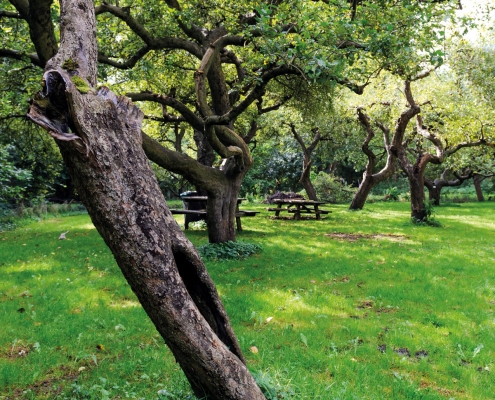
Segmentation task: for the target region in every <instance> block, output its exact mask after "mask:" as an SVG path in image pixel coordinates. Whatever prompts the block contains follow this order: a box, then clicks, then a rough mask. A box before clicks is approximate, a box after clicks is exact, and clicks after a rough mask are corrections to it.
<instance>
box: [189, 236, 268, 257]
mask: <svg viewBox="0 0 495 400" xmlns="http://www.w3.org/2000/svg"><path fill="white" fill-rule="evenodd" d="M198 250H199V254H201V257H203V258H204V259H205V260H241V259H244V258H247V257H249V256H251V255H253V254H257V253H260V252H261V246H260V245H258V244H254V243H246V242H232V241H230V240H229V241H228V242H224V243H208V244H205V245H204V246H201V247H199V249H198Z"/></svg>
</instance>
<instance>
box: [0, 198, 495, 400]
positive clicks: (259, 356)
mask: <svg viewBox="0 0 495 400" xmlns="http://www.w3.org/2000/svg"><path fill="white" fill-rule="evenodd" d="M265 207H266V206H264V205H251V204H250V208H253V209H254V208H255V209H257V210H258V211H261V213H260V214H259V215H258V216H257V217H255V218H246V221H243V228H244V231H243V232H242V233H241V234H240V235H239V239H240V240H242V241H246V242H251V243H256V244H259V245H261V246H262V249H263V251H262V252H261V253H260V254H257V255H254V256H251V257H249V258H247V259H244V260H232V261H218V262H216V261H208V262H207V268H208V270H209V272H210V274H211V276H212V278H213V279H214V281H215V283H216V284H217V287H218V291H219V293H220V295H221V297H222V299H223V301H224V304H225V306H226V309H227V312H228V314H229V317H230V319H231V321H232V323H233V327H234V330H235V332H236V334H237V336H238V338H239V342H240V345H241V347H242V349H243V351H244V353H245V356H246V357H247V359H248V366H249V368H250V369H251V370H252V371H253V372H254V373H255V374H256V376H257V379H258V382H260V384H261V385H265V386H266V387H267V388H268V389H267V390H273V392H274V393H276V395H280V396H285V397H284V398H287V399H290V398H292V399H298V400H299V399H322V400H328V399H337V398H341V399H353V398H359V399H402V398H407V399H445V398H451V397H453V398H456V399H491V398H493V396H492V394H493V393H495V382H494V381H493V377H492V375H493V373H494V368H495V362H494V360H495V271H494V270H493V265H494V264H493V261H494V260H495V246H494V243H495V233H494V230H493V227H495V213H494V212H493V208H494V204H493V203H485V204H463V205H462V206H460V207H448V206H446V207H440V208H438V209H437V213H436V215H437V218H438V219H439V220H440V221H441V222H442V227H441V228H431V227H427V226H415V225H412V224H411V223H410V221H409V213H410V209H409V205H408V204H406V203H375V204H372V205H367V206H366V208H365V209H364V210H363V211H361V212H349V211H348V210H347V206H345V205H336V206H335V205H331V206H329V207H328V208H329V209H331V210H332V211H333V212H332V214H329V215H328V216H327V217H326V218H325V219H324V220H322V221H314V220H313V221H311V220H304V221H290V220H274V219H271V218H270V215H269V214H268V212H265V210H264V209H265ZM66 231H69V233H67V235H66V236H67V239H66V240H59V239H58V238H59V235H60V233H62V232H66ZM335 233H339V234H343V235H344V236H343V237H341V238H339V237H336V238H332V237H329V236H326V235H327V234H335ZM187 235H188V236H189V238H190V239H191V240H192V241H193V242H194V243H195V245H202V244H205V243H206V241H207V232H206V231H205V230H195V231H190V232H187ZM345 235H347V237H346V236H345ZM349 238H356V240H348V239H349ZM0 320H1V321H5V322H4V323H3V324H0V397H1V396H8V398H21V399H22V398H26V399H72V398H76V399H78V398H80V399H82V398H85V399H101V398H102V397H101V396H102V393H107V392H108V393H109V395H108V396H109V398H115V399H117V398H146V399H155V398H159V395H158V391H159V390H166V391H167V392H168V393H171V396H175V398H177V399H186V398H187V397H188V396H189V395H191V391H190V389H189V388H188V383H187V381H186V379H185V378H184V376H183V374H182V372H181V371H180V368H179V367H178V365H177V364H176V363H175V361H174V358H173V356H172V355H171V353H170V352H169V351H168V350H167V349H166V347H165V346H164V344H163V341H162V340H161V339H160V337H159V336H158V335H157V333H156V330H155V329H154V327H153V326H152V324H151V323H150V322H149V320H148V318H147V316H146V315H145V313H144V311H143V309H142V308H141V306H140V305H139V303H138V302H137V299H136V297H135V296H134V294H133V293H132V291H131V290H130V288H129V286H128V285H127V283H126V282H125V280H124V279H123V277H122V274H121V272H120V271H119V269H118V267H117V266H116V265H115V261H114V258H113V256H112V254H111V253H110V252H109V251H108V249H107V248H106V246H105V245H104V243H103V241H102V240H101V238H100V237H99V236H98V233H97V232H96V230H95V229H94V228H93V226H92V224H91V223H90V220H89V218H88V217H87V216H73V217H68V218H65V217H64V218H61V217H60V218H56V219H52V220H49V219H48V220H43V221H41V222H39V223H33V224H30V225H27V226H24V227H22V228H19V229H17V230H14V231H9V232H4V233H1V234H0ZM254 349H256V350H254ZM162 393H164V392H162ZM171 396H169V397H171ZM171 398H174V397H171Z"/></svg>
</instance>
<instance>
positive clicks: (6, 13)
mask: <svg viewBox="0 0 495 400" xmlns="http://www.w3.org/2000/svg"><path fill="white" fill-rule="evenodd" d="M2 17H6V18H14V19H24V17H22V15H21V14H18V13H15V12H12V11H6V10H0V18H2Z"/></svg>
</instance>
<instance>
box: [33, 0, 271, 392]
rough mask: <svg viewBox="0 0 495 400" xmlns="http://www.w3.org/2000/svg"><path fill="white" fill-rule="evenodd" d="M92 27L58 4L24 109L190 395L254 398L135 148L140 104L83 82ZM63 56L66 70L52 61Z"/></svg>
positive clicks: (203, 279)
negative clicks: (53, 44) (53, 48)
mask: <svg viewBox="0 0 495 400" xmlns="http://www.w3.org/2000/svg"><path fill="white" fill-rule="evenodd" d="M95 26H96V23H95V17H94V6H93V2H92V1H89V0H66V1H62V2H61V27H62V32H61V35H62V40H61V48H60V51H59V52H58V53H57V55H56V56H55V57H54V58H52V59H51V60H50V62H49V63H48V64H47V68H48V70H47V71H46V72H45V75H44V90H43V92H42V93H40V94H38V96H36V97H35V101H34V102H33V105H32V107H31V110H30V114H29V116H30V118H31V119H32V120H33V121H34V122H35V123H37V124H38V125H40V126H42V127H43V128H45V129H46V130H47V131H48V132H49V133H50V134H51V135H52V136H53V137H54V138H55V139H56V140H57V144H58V145H59V147H60V151H61V153H62V156H63V158H64V161H65V163H66V165H67V169H68V171H69V174H70V175H71V177H72V179H73V181H74V184H75V186H76V188H77V190H78V193H79V195H80V196H81V199H82V201H83V203H84V204H85V206H86V207H87V209H88V212H89V214H90V216H91V219H92V221H93V223H94V225H95V227H96V228H97V230H98V232H99V233H100V234H101V236H102V237H103V239H104V241H105V243H106V244H107V245H108V247H109V248H110V250H111V251H112V253H113V255H114V257H115V259H116V261H117V264H118V265H119V267H120V269H121V270H122V273H123V274H124V276H125V278H126V280H127V281H128V283H129V285H130V286H131V288H132V290H133V291H134V293H135V294H136V296H137V297H138V299H139V301H140V302H141V304H142V306H143V308H144V310H145V311H146V313H147V314H148V316H149V317H150V319H151V320H152V321H153V323H154V325H155V327H156V329H157V330H158V332H159V333H160V334H161V335H162V337H163V338H164V340H165V342H166V343H167V345H168V346H169V347H170V349H171V350H172V352H173V354H174V356H175V358H176V360H177V362H178V363H179V364H180V366H181V368H182V369H183V371H184V373H185V375H186V377H187V378H188V380H189V382H190V383H191V386H192V388H193V391H194V393H195V394H196V396H198V397H201V398H203V397H207V398H211V399H246V400H247V399H264V396H263V394H262V393H261V391H260V389H259V388H258V386H257V385H256V383H255V381H254V379H253V377H252V376H251V374H250V373H249V371H248V370H247V368H246V366H245V364H244V360H243V356H242V353H241V351H240V348H239V345H238V343H237V341H236V338H235V335H234V333H233V331H232V329H231V326H230V323H229V320H228V317H227V314H226V312H225V310H224V308H223V305H222V303H221V301H220V298H219V296H218V293H217V291H216V288H215V285H214V283H213V282H212V280H211V278H210V277H209V276H208V273H207V271H206V268H205V266H204V264H203V262H202V261H201V258H200V257H199V255H198V253H197V252H196V250H195V249H194V247H193V246H192V244H191V243H190V242H189V241H188V240H187V239H186V238H185V236H184V235H183V233H182V232H181V230H180V229H179V227H178V225H177V224H176V222H175V220H174V218H173V216H172V215H171V213H170V211H169V210H168V208H167V205H166V203H165V200H164V198H163V195H162V193H161V191H160V189H159V187H158V183H157V181H156V178H155V176H154V174H153V171H152V170H151V168H150V166H149V162H148V160H147V158H146V156H145V154H144V152H143V150H142V142H141V120H142V113H141V111H140V110H139V109H138V108H137V107H136V106H135V105H133V104H132V103H131V102H130V101H129V100H128V99H127V98H125V97H117V96H115V95H114V94H113V93H111V92H110V91H109V90H108V89H106V88H101V89H99V90H98V91H96V90H95V89H93V86H94V85H95V83H96V67H95V62H93V61H95V60H96V54H97V52H96V41H95V37H96V36H95ZM68 59H70V60H72V63H73V64H72V65H77V66H78V67H77V69H76V70H75V71H72V72H67V71H65V70H63V69H61V68H60V66H61V65H63V64H64V63H65V60H68ZM69 73H70V75H72V77H71V76H69ZM75 75H77V76H78V78H77V79H79V81H76V80H75V78H74V76H75ZM84 80H86V82H84ZM73 81H74V82H76V83H77V85H78V88H76V86H75V84H74V83H73ZM88 82H89V84H88ZM78 89H80V91H81V92H82V93H80V92H79V90H78ZM83 93H84V94H83Z"/></svg>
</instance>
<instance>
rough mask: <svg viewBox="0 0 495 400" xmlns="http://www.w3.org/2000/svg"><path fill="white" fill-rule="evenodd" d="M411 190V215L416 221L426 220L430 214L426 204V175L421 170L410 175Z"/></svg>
mask: <svg viewBox="0 0 495 400" xmlns="http://www.w3.org/2000/svg"><path fill="white" fill-rule="evenodd" d="M408 178H409V189H410V191H411V217H412V218H413V219H414V220H416V221H426V220H427V219H428V214H427V212H426V205H425V187H424V175H423V173H422V172H420V171H415V172H414V173H412V174H410V175H408Z"/></svg>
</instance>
